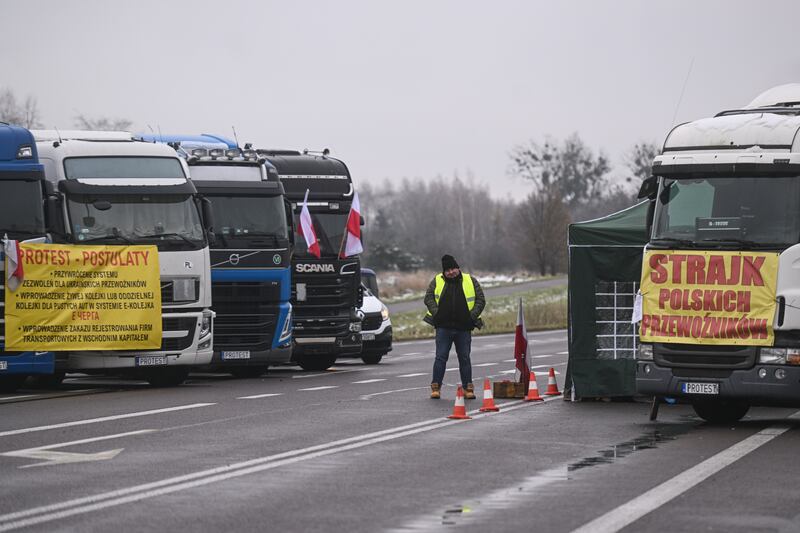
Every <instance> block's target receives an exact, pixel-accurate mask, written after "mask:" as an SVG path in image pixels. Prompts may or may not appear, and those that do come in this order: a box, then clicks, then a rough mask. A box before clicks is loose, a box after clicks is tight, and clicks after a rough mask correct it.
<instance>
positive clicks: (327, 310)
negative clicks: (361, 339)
mask: <svg viewBox="0 0 800 533" xmlns="http://www.w3.org/2000/svg"><path fill="white" fill-rule="evenodd" d="M357 282H358V280H357V277H356V276H354V275H352V276H341V275H337V274H332V275H327V276H326V275H322V274H313V275H308V274H305V275H304V274H301V273H292V306H293V309H294V331H295V334H296V335H297V336H300V337H313V336H325V337H338V336H342V335H347V334H348V333H349V328H350V310H351V309H353V308H354V307H355V301H354V295H355V293H356V287H355V286H354V284H355V283H357ZM298 283H305V285H306V299H305V301H302V302H299V301H297V284H298Z"/></svg>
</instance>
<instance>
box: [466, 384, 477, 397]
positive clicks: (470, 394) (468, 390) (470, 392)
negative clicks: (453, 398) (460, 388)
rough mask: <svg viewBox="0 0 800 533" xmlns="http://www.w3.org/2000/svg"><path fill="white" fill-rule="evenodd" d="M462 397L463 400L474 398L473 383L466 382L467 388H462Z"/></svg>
mask: <svg viewBox="0 0 800 533" xmlns="http://www.w3.org/2000/svg"><path fill="white" fill-rule="evenodd" d="M464 399H465V400H474V399H475V385H473V384H472V383H467V388H466V390H464Z"/></svg>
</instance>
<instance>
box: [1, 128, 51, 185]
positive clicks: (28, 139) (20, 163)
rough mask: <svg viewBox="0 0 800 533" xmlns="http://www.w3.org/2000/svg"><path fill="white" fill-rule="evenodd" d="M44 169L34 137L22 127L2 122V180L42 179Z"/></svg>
mask: <svg viewBox="0 0 800 533" xmlns="http://www.w3.org/2000/svg"><path fill="white" fill-rule="evenodd" d="M43 177H44V169H43V167H42V165H41V164H40V163H39V155H38V151H37V149H36V143H35V141H34V138H33V135H32V134H31V132H30V131H28V130H27V129H25V128H23V127H21V126H13V125H11V124H6V123H5V122H0V179H3V178H6V179H42V178H43Z"/></svg>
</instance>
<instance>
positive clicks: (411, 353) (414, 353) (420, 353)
mask: <svg viewBox="0 0 800 533" xmlns="http://www.w3.org/2000/svg"><path fill="white" fill-rule="evenodd" d="M403 355H422V352H408V353H404V354H403Z"/></svg>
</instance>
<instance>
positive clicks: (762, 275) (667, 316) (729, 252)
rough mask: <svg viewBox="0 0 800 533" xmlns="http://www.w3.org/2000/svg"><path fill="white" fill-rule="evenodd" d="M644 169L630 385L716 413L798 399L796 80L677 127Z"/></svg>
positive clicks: (739, 413) (727, 419) (799, 100)
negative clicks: (636, 339) (645, 206)
mask: <svg viewBox="0 0 800 533" xmlns="http://www.w3.org/2000/svg"><path fill="white" fill-rule="evenodd" d="M652 174H653V176H652V177H651V178H649V179H648V180H645V182H644V183H643V184H642V188H641V191H640V197H642V198H648V199H649V201H650V205H651V209H650V213H649V216H648V222H649V225H650V228H649V229H650V239H649V243H648V244H647V246H646V248H645V255H644V263H643V265H642V279H641V289H640V293H641V295H640V296H639V297H638V302H640V303H641V305H639V303H637V306H636V307H635V308H634V315H635V320H638V322H639V328H640V339H641V341H642V342H641V344H640V346H639V350H638V354H637V363H636V389H637V392H638V393H640V394H644V395H648V396H653V397H655V399H656V401H658V399H659V398H665V397H666V398H670V399H679V400H682V401H686V402H690V403H691V404H692V406H693V407H694V409H695V411H696V413H697V414H698V415H699V416H700V417H701V418H703V419H705V420H707V421H710V422H715V423H731V422H734V421H736V420H739V419H740V418H742V417H743V416H744V415H745V414H746V413H747V411H748V409H749V408H750V406H791V407H798V406H800V84H792V85H786V86H780V87H776V88H774V89H771V90H769V91H766V92H765V93H763V94H761V95H760V96H758V97H757V98H756V99H755V100H753V102H751V103H750V104H749V105H747V106H744V107H743V108H741V109H732V110H726V111H722V112H720V113H718V114H717V115H715V116H714V117H711V118H705V119H701V120H696V121H693V122H689V123H686V124H681V125H679V126H677V127H675V128H674V129H672V131H671V132H670V133H669V134H668V135H667V138H666V140H665V142H664V145H663V151H662V153H661V155H659V156H657V157H656V158H655V160H654V162H653V166H652ZM637 307H638V308H639V309H641V311H639V309H637ZM637 314H638V316H636V315H637ZM654 405H657V403H655V404H654Z"/></svg>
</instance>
